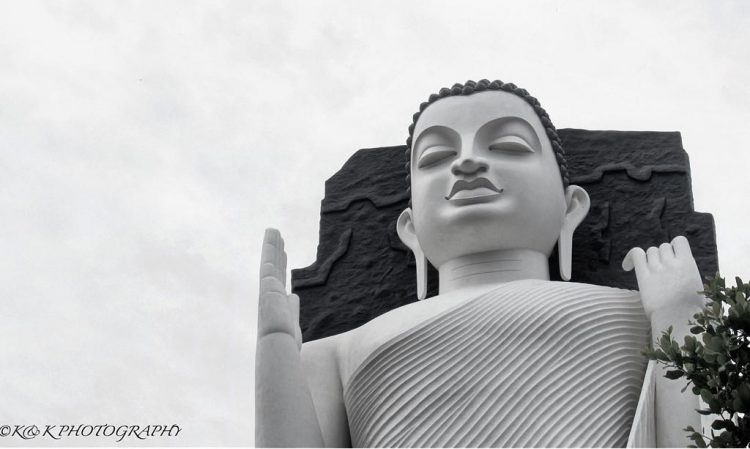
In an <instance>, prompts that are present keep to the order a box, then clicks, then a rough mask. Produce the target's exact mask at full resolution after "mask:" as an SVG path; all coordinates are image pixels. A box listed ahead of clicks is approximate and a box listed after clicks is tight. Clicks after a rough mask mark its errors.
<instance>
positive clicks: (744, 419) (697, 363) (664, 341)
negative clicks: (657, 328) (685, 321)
mask: <svg viewBox="0 0 750 449" xmlns="http://www.w3.org/2000/svg"><path fill="white" fill-rule="evenodd" d="M735 279H736V281H737V285H736V286H735V287H730V288H727V287H726V284H725V282H724V279H723V278H722V277H720V276H719V274H718V273H717V275H716V277H715V278H713V279H709V282H708V283H707V284H705V285H704V286H703V287H704V291H703V292H702V293H703V294H704V295H705V296H706V298H708V303H707V305H706V307H705V308H704V309H703V310H702V311H700V312H699V313H696V314H695V315H693V318H694V321H690V322H689V324H690V326H691V328H690V333H691V334H693V335H687V336H685V339H684V342H683V344H682V345H679V344H678V343H677V341H675V339H674V338H673V336H672V328H671V327H669V328H668V329H667V330H665V331H663V332H662V334H661V337H660V338H659V339H658V340H657V342H656V348H651V347H650V348H647V349H645V350H644V351H643V353H644V355H646V356H647V357H648V358H649V359H651V360H656V361H657V362H658V363H660V364H662V365H665V366H666V368H667V370H666V373H665V377H667V378H668V379H674V380H676V379H682V378H684V379H686V380H687V384H686V385H685V388H683V391H685V390H686V389H687V388H688V387H691V386H692V387H691V388H692V392H693V393H694V394H696V395H699V396H700V397H701V398H702V399H703V402H704V403H705V404H706V405H707V406H708V408H703V409H698V410H696V411H697V412H698V413H700V414H701V415H716V419H715V420H714V421H713V423H712V424H711V435H710V436H707V435H704V434H703V433H701V432H699V431H697V430H696V429H694V428H693V427H691V426H688V427H687V428H685V431H686V432H688V438H690V440H692V441H693V443H694V445H693V446H690V447H707V446H710V447H747V446H748V445H749V444H750V416H747V415H746V413H748V412H750V378H749V377H748V376H750V345H748V336H750V304H748V297H750V284H743V283H742V280H741V279H740V278H735Z"/></svg>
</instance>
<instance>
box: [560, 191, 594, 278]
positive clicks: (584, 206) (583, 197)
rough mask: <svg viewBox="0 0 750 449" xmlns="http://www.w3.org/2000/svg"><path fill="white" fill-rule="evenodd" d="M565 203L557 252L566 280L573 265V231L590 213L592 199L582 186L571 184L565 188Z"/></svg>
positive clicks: (561, 270)
mask: <svg viewBox="0 0 750 449" xmlns="http://www.w3.org/2000/svg"><path fill="white" fill-rule="evenodd" d="M565 204H566V207H567V209H566V210H565V217H564V218H563V225H562V229H560V238H559V239H558V240H557V253H558V255H559V257H560V260H559V262H560V263H559V265H560V277H561V278H562V280H564V281H569V280H570V275H571V271H572V269H571V266H572V265H573V232H574V231H575V230H576V228H577V227H578V225H579V224H581V222H582V221H583V219H584V218H586V214H588V213H589V207H591V200H590V199H589V194H588V193H586V191H585V190H583V188H582V187H579V186H575V185H570V186H568V188H567V189H565Z"/></svg>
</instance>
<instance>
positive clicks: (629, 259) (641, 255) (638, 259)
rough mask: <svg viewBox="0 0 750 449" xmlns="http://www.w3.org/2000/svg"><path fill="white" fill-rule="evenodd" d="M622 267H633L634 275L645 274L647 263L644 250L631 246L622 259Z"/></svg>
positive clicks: (628, 269)
mask: <svg viewBox="0 0 750 449" xmlns="http://www.w3.org/2000/svg"><path fill="white" fill-rule="evenodd" d="M622 269H623V270H625V271H630V270H632V269H635V275H636V276H642V275H643V274H646V273H647V272H648V264H647V262H646V253H645V251H643V249H642V248H638V247H635V248H632V249H631V250H630V251H628V253H627V254H626V255H625V258H624V259H623V260H622Z"/></svg>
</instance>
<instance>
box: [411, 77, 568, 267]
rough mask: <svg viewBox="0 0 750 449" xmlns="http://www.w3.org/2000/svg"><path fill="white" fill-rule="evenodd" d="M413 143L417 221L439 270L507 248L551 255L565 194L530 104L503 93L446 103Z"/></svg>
mask: <svg viewBox="0 0 750 449" xmlns="http://www.w3.org/2000/svg"><path fill="white" fill-rule="evenodd" d="M413 142H414V143H413V145H412V155H411V194H412V213H413V224H414V230H415V232H416V236H417V239H418V241H419V244H420V246H421V248H422V250H423V251H424V254H425V256H426V257H427V259H428V260H429V261H430V262H431V263H432V264H433V265H435V266H437V267H439V266H440V265H441V264H442V263H444V262H446V261H447V260H450V259H452V258H455V257H458V256H464V255H469V254H476V253H481V252H485V251H492V250H502V249H529V250H535V251H539V252H542V253H544V254H546V255H547V256H549V254H550V253H551V251H552V249H553V248H554V245H555V242H556V241H557V238H558V235H559V233H560V229H561V227H562V223H563V218H564V216H565V210H566V202H565V193H564V190H563V184H562V179H561V177H560V170H559V168H558V165H557V162H556V160H555V156H554V152H553V150H552V146H551V144H550V142H549V139H548V138H547V135H546V133H545V130H544V127H543V126H542V123H541V121H540V120H539V118H538V117H537V115H536V113H535V112H534V109H533V108H532V107H531V106H530V105H529V104H527V103H526V102H525V101H524V100H523V99H521V98H519V97H517V96H515V95H513V94H510V93H507V92H502V91H485V92H480V93H475V94H472V95H468V96H454V97H447V98H443V99H441V100H438V101H437V102H435V103H433V104H431V105H430V106H428V107H427V109H425V110H424V111H423V112H422V114H421V116H420V118H419V121H418V122H417V124H416V126H415V129H414V141H413Z"/></svg>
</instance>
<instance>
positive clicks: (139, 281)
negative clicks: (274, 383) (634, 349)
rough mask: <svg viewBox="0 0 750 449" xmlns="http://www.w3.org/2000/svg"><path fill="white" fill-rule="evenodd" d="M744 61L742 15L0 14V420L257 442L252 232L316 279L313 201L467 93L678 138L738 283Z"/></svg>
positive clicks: (661, 7) (695, 5) (745, 186)
mask: <svg viewBox="0 0 750 449" xmlns="http://www.w3.org/2000/svg"><path fill="white" fill-rule="evenodd" d="M749 47H750V2H746V1H745V2H743V1H736V2H732V1H722V2H718V1H705V2H695V1H685V0H681V1H670V2H667V1H653V0H652V1H643V2H640V1H631V2H617V3H615V2H602V1H565V2H562V1H559V2H555V1H532V2H530V1H524V2H521V1H513V2H501V1H492V2H484V1H475V2H439V1H435V2H425V1H413V2H400V1H389V2H358V1H350V0H340V1H306V2H303V1H301V0H300V1H279V0H273V1H242V2H240V1H237V2H229V1H224V2H218V1H217V2H186V1H180V2H176V1H174V2H172V1H160V2H147V1H142V2H126V1H118V2H113V1H95V2H94V1H91V2H85V1H78V2H66V1H57V2H52V1H50V2H47V3H42V2H30V1H23V2H22V1H20V0H18V1H12V2H2V3H0V210H1V211H2V212H0V299H1V300H2V302H0V360H2V364H1V367H0V391H2V401H0V402H1V404H0V424H6V423H7V424H37V425H39V426H40V427H41V426H42V425H44V424H57V425H60V424H81V423H83V424H86V423H88V424H139V425H146V424H166V423H169V424H171V423H175V424H178V425H180V426H181V427H182V428H183V430H182V433H181V434H180V436H179V437H178V438H176V439H158V440H150V441H149V440H146V441H144V442H142V443H146V444H149V443H150V444H160V445H166V444H208V445H211V444H225V445H226V444H242V445H249V444H252V442H253V436H252V434H253V419H254V414H253V413H254V412H253V402H252V401H253V359H254V344H255V343H254V337H253V334H254V332H255V312H254V307H255V301H256V299H257V293H256V289H257V279H256V276H257V274H256V273H257V270H258V258H259V249H260V244H261V240H262V237H263V229H264V228H265V227H268V226H273V227H277V228H279V229H280V230H281V232H282V234H283V235H284V237H285V239H286V242H287V245H286V246H287V249H288V253H289V261H290V265H291V266H293V267H303V266H306V265H308V264H310V263H311V262H312V261H313V260H314V258H315V249H316V246H317V234H318V219H319V207H320V200H321V199H322V197H323V187H324V181H325V179H326V178H328V177H330V176H331V175H332V174H333V173H335V172H336V170H338V168H339V167H340V166H341V165H342V164H343V163H344V162H345V161H346V159H347V158H348V157H349V156H350V155H351V154H352V153H353V152H354V151H356V150H357V149H359V148H366V147H377V146H386V145H399V144H402V143H403V142H404V140H405V138H406V128H407V126H408V125H409V123H410V120H411V115H412V113H413V112H415V111H416V108H417V106H418V105H419V103H420V102H421V101H423V100H425V99H426V97H427V96H428V95H429V94H430V93H431V92H433V91H435V90H437V89H439V88H440V87H443V86H447V85H450V84H452V83H454V82H457V81H460V82H463V81H465V80H467V79H480V78H489V79H496V78H497V79H501V80H503V81H506V82H507V81H512V82H515V83H516V84H518V85H520V86H522V87H525V88H527V89H528V90H529V91H530V92H531V93H532V94H533V95H535V96H536V97H538V98H539V99H540V101H541V102H542V104H543V105H544V107H545V108H546V109H547V110H548V111H549V112H550V114H551V117H552V119H553V121H554V123H555V124H556V125H557V126H558V127H559V128H565V127H577V128H587V129H618V130H656V131H680V132H681V133H682V138H683V143H684V147H685V149H686V150H687V151H688V153H689V155H690V159H691V168H692V180H693V191H694V197H695V207H696V210H699V211H705V212H710V213H712V214H713V216H714V219H715V221H716V228H717V237H718V246H719V260H720V265H721V268H722V272H723V274H724V275H726V276H730V277H733V276H735V275H741V276H744V277H749V276H750V239H748V238H747V236H746V233H747V229H748V226H747V224H746V223H747V216H748V214H747V205H748V193H750V181H748V179H747V178H748V167H750V143H749V142H750V126H749V125H748V123H750V87H749V86H750V58H748V55H750V51H749V50H750V48H749ZM39 438H41V437H39ZM61 442H63V443H64V442H67V443H68V444H92V443H95V442H96V443H99V444H114V443H113V441H112V440H111V439H107V438H103V439H101V440H95V439H79V440H76V439H69V440H64V441H61ZM20 443H22V441H21V440H18V439H17V438H16V439H11V438H9V437H6V438H4V439H0V445H8V444H20ZM34 443H35V444H50V443H52V440H49V439H44V440H40V439H37V440H34ZM128 443H131V444H136V443H137V441H135V440H133V439H129V440H128ZM58 444H59V443H58Z"/></svg>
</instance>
